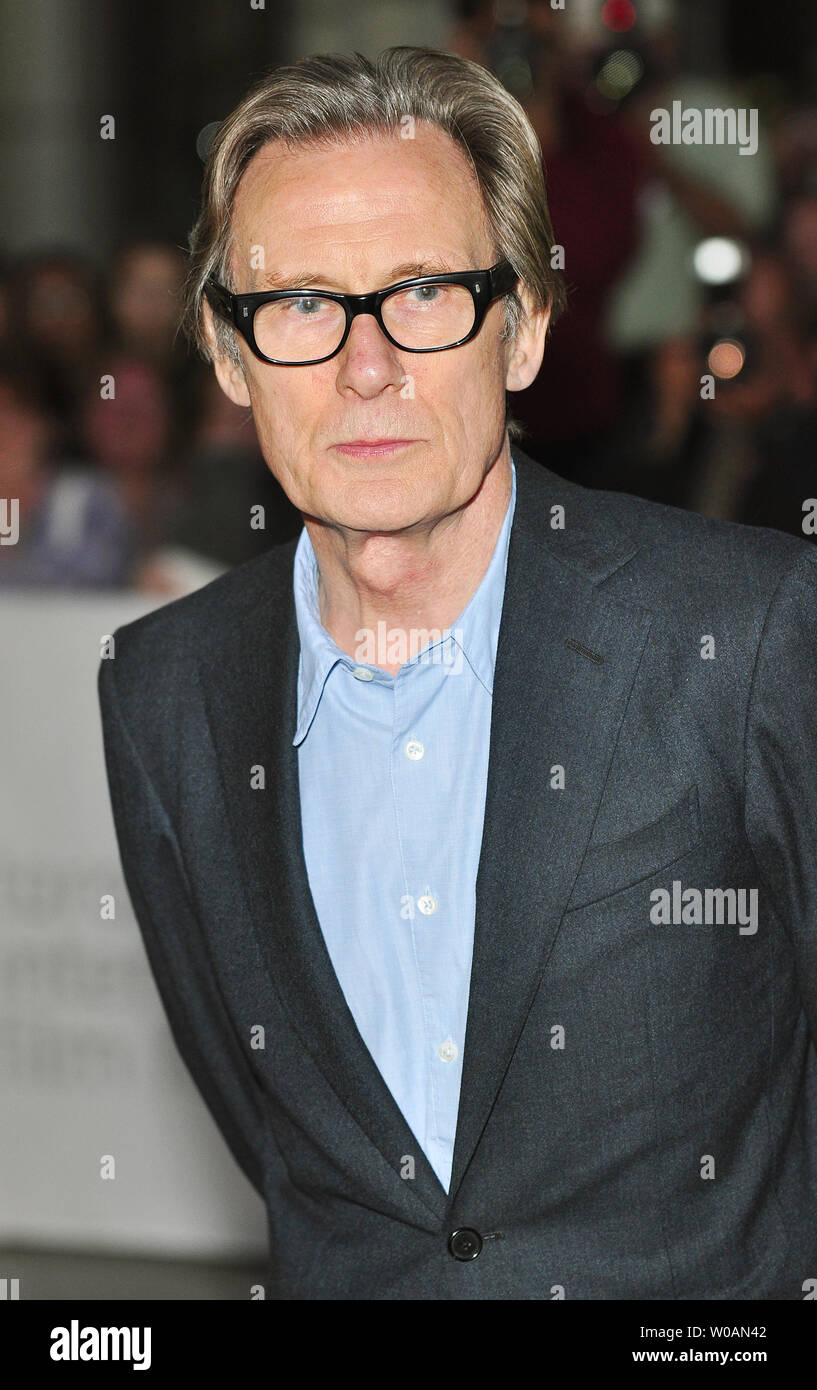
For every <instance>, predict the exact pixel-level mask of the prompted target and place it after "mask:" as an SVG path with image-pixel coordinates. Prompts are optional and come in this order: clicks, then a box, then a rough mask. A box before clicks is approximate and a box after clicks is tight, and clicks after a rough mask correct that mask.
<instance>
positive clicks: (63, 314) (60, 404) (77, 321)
mask: <svg viewBox="0 0 817 1390" xmlns="http://www.w3.org/2000/svg"><path fill="white" fill-rule="evenodd" d="M10 305H11V313H12V319H13V323H14V354H15V356H16V357H17V358H18V359H19V360H21V361H25V362H26V363H27V364H28V366H29V367H30V369H31V371H32V372H34V373H35V374H36V376H37V377H38V378H39V381H40V389H41V391H42V394H43V399H44V400H45V402H46V404H47V408H48V410H49V413H50V414H51V415H52V417H53V419H54V422H55V425H56V428H57V438H58V442H57V447H58V450H59V452H60V454H61V455H62V456H66V457H67V456H71V457H78V458H80V459H81V458H82V453H83V445H82V441H81V437H80V435H81V431H80V426H79V422H78V420H77V415H76V411H77V407H78V404H79V401H80V399H81V397H82V396H83V395H84V394H85V392H86V391H87V390H88V389H89V388H91V387H92V385H93V383H94V382H95V381H97V379H98V376H99V373H100V370H101V369H102V357H103V355H104V343H105V340H106V331H107V330H106V322H105V303H104V292H103V284H102V279H101V276H100V275H99V273H98V271H97V270H96V268H95V267H93V266H92V265H91V264H90V262H89V261H88V260H87V258H86V257H84V256H82V255H80V254H78V253H75V252H72V251H67V250H55V251H48V252H36V253H32V254H31V255H29V256H26V257H23V258H22V259H21V260H20V261H19V262H18V263H17V264H16V265H15V267H14V269H13V274H12V278H11V286H10Z"/></svg>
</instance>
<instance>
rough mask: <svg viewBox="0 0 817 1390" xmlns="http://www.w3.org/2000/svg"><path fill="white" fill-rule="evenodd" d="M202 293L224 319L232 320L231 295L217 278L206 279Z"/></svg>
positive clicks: (230, 321) (229, 321)
mask: <svg viewBox="0 0 817 1390" xmlns="http://www.w3.org/2000/svg"><path fill="white" fill-rule="evenodd" d="M204 293H205V294H206V296H207V298H208V300H209V301H210V304H211V305H212V307H213V308H214V309H215V310H216V311H217V312H218V313H219V314H220V315H221V317H222V318H223V319H226V320H227V322H228V323H232V322H233V305H232V295H231V294H230V292H229V290H225V288H224V286H223V285H220V284H219V283H218V281H217V280H208V281H207V283H206V284H205V286H204Z"/></svg>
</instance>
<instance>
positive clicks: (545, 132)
mask: <svg viewBox="0 0 817 1390" xmlns="http://www.w3.org/2000/svg"><path fill="white" fill-rule="evenodd" d="M458 8H459V14H460V19H459V23H458V25H457V27H456V28H455V30H454V31H453V33H452V34H451V36H450V39H449V44H448V46H449V48H451V50H452V51H454V52H458V53H462V54H463V55H464V56H466V57H470V58H472V59H474V60H476V61H478V62H481V63H483V64H484V65H485V66H487V67H490V68H491V69H492V70H493V71H495V72H497V74H498V76H499V77H500V78H501V79H502V80H503V81H504V83H505V85H506V86H507V87H508V88H509V90H511V91H512V92H513V94H514V95H515V96H517V98H518V99H519V100H520V101H521V102H522V104H523V105H524V107H525V111H526V113H527V115H528V118H529V119H530V121H531V124H532V125H533V128H534V130H535V131H536V134H537V136H538V138H539V142H540V144H541V147H542V152H543V156H544V166H545V171H546V178H547V189H548V200H549V203H550V208H551V215H552V218H553V228H554V235H555V238H556V243H557V244H558V245H560V246H563V247H564V257H565V259H564V270H565V277H566V280H567V283H568V286H569V290H570V297H569V302H568V310H567V312H566V313H565V314H564V315H563V317H562V319H561V320H560V322H559V327H558V331H557V332H554V334H553V337H552V339H551V341H550V343H549V345H548V353H547V359H546V362H545V365H544V368H543V370H542V371H541V372H540V374H539V376H538V377H537V378H536V380H535V381H534V383H533V384H532V385H531V386H530V387H529V388H528V389H527V391H524V392H522V393H521V394H520V395H518V396H516V397H515V398H514V404H513V414H514V418H515V419H516V420H518V421H519V422H520V423H521V424H522V425H523V426H524V428H525V436H524V437H525V447H526V448H527V449H528V450H529V452H530V453H531V455H532V456H533V457H534V458H537V459H539V460H540V461H541V462H542V463H546V464H547V466H548V467H549V468H552V469H553V470H554V471H555V472H556V473H559V474H560V475H561V476H562V477H566V478H572V479H573V480H574V481H576V482H583V483H586V484H591V485H592V484H598V485H601V484H602V481H603V483H604V486H609V485H610V475H611V473H612V472H613V471H614V466H615V465H614V453H613V452H612V451H611V446H612V434H613V431H614V430H615V428H616V425H617V422H618V419H619V410H620V405H621V381H620V377H619V371H618V366H617V363H616V361H615V358H614V356H613V354H612V352H611V351H610V348H609V346H608V343H607V341H606V333H605V318H606V314H607V310H608V303H609V299H610V295H611V293H612V290H613V288H614V286H615V285H616V283H617V281H618V280H619V277H620V276H621V274H622V272H623V271H624V269H625V267H626V266H627V264H628V263H629V261H630V259H631V257H632V256H633V255H634V253H635V251H636V249H637V247H638V243H639V236H640V226H639V217H638V206H637V199H638V194H639V190H640V188H641V184H642V180H643V170H642V161H641V159H640V157H639V153H638V148H637V145H636V142H635V141H634V140H633V139H632V138H631V137H630V135H629V134H628V131H627V129H626V127H625V126H624V124H623V122H622V121H621V120H620V119H619V117H618V116H617V115H616V114H615V113H613V114H609V113H607V112H601V111H600V110H598V109H593V107H592V106H591V104H590V103H589V102H588V100H587V96H586V89H587V82H586V76H587V74H586V65H585V54H584V52H583V50H582V49H581V48H580V47H579V45H578V44H577V42H576V39H575V35H574V30H573V28H572V26H571V24H570V19H569V16H568V15H567V13H566V12H562V11H558V10H553V9H552V8H551V6H550V3H549V0H530V3H527V4H512V5H511V4H495V3H490V0H476V3H473V2H472V3H468V0H464V3H461V4H460V5H459V7H458Z"/></svg>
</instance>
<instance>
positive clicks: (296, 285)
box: [257, 260, 454, 291]
mask: <svg viewBox="0 0 817 1390" xmlns="http://www.w3.org/2000/svg"><path fill="white" fill-rule="evenodd" d="M453 273H454V267H453V266H451V265H449V263H448V262H447V261H444V260H427V261H402V262H401V263H400V265H395V266H392V268H391V271H390V272H389V277H388V279H387V280H386V282H385V284H383V285H379V286H378V289H387V288H388V286H389V285H396V284H398V283H399V281H401V280H414V279H417V278H418V277H419V276H421V275H451V274H453ZM316 285H320V286H321V288H322V289H327V290H340V288H341V287H340V285H339V284H338V282H337V280H335V281H333V280H332V278H331V276H328V275H321V274H319V273H318V272H316V271H314V270H295V271H292V272H287V274H283V273H281V272H280V271H274V270H271V271H264V273H263V274H262V275H261V278H260V280H259V283H258V286H257V288H258V290H259V291H260V290H287V289H311V288H314V287H315V286H316Z"/></svg>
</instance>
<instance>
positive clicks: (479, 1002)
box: [99, 450, 817, 1299]
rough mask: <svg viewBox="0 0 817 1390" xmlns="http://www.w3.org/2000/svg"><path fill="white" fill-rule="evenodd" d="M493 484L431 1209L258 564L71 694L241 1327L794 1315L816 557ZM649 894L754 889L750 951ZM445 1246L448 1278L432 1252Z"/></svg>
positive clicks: (292, 649) (710, 526)
mask: <svg viewBox="0 0 817 1390" xmlns="http://www.w3.org/2000/svg"><path fill="white" fill-rule="evenodd" d="M514 458H515V461H516V466H517V488H518V495H517V504H516V514H515V518H514V523H513V529H512V533H511V540H510V552H509V561H508V572H507V581H506V590H505V601H504V608H503V615H502V625H501V630H500V636H499V646H498V653H497V666H496V675H495V685H494V695H493V716H492V729H491V744H490V765H489V773H488V788H487V803H486V811H485V827H484V836H483V842H482V852H481V858H480V866H479V874H478V879H477V914H476V929H475V940H474V956H473V968H472V978H471V992H470V999H469V1009H468V1025H467V1035H466V1040H465V1051H464V1070H463V1078H462V1093H461V1100H460V1111H459V1122H458V1127H457V1136H456V1147H455V1152H454V1167H453V1174H452V1180H451V1189H450V1194H449V1195H448V1196H446V1193H445V1192H444V1190H443V1188H442V1187H441V1185H440V1183H439V1181H438V1179H437V1178H436V1176H435V1174H434V1172H433V1170H432V1168H431V1167H430V1165H429V1163H428V1162H427V1160H426V1159H425V1157H424V1155H423V1153H422V1151H421V1149H420V1147H419V1145H418V1143H417V1141H416V1139H415V1138H414V1135H413V1134H412V1133H411V1131H410V1130H409V1128H408V1127H407V1125H406V1123H405V1121H404V1120H403V1118H402V1115H401V1114H400V1112H399V1110H398V1109H397V1106H396V1105H395V1103H394V1101H393V1099H392V1097H391V1094H390V1092H389V1091H388V1088H387V1087H386V1085H385V1082H384V1081H383V1080H382V1078H381V1076H380V1073H379V1071H378V1069H377V1067H376V1065H375V1063H374V1061H373V1060H372V1058H371V1056H370V1054H369V1052H368V1051H367V1049H366V1046H365V1044H364V1043H363V1041H362V1039H361V1037H360V1035H359V1033H358V1031H357V1028H356V1026H355V1023H354V1020H353V1018H352V1015H351V1013H350V1011H349V1009H348V1006H347V1004H346V1002H345V999H344V997H343V994H342V992H341V989H340V986H339V984H338V982H337V979H336V976H335V974H334V971H333V968H332V965H331V962H330V959H329V956H328V953H327V951H326V948H325V946H324V942H323V937H322V935H321V930H320V927H319V924H318V921H317V918H316V915H315V910H314V905H313V903H312V899H311V895H310V890H309V884H308V880H307V876H306V870H305V866H304V859H303V852H302V844H301V833H300V808H299V799H298V776H297V751H296V750H295V749H294V748H293V746H292V738H293V732H294V727H295V708H296V675H297V664H298V635H297V628H296V624H295V615H294V604H293V597H292V580H291V573H292V562H293V553H294V546H295V542H289V543H287V544H285V545H282V546H280V547H276V548H275V549H273V550H271V551H270V552H269V553H268V554H264V555H262V556H261V557H259V558H257V559H253V560H251V561H249V562H248V563H246V564H242V565H240V566H239V567H238V568H236V569H234V570H232V571H231V572H229V573H228V574H226V575H224V576H222V577H221V578H219V579H217V580H215V581H214V582H213V583H210V584H207V585H206V586H205V587H204V588H202V589H200V590H199V591H198V592H196V593H194V594H191V595H190V596H188V597H185V598H183V599H180V600H177V601H175V602H173V603H169V604H167V605H166V606H165V607H163V608H160V609H158V610H157V611H155V612H152V613H150V614H148V615H147V616H146V617H143V618H141V619H139V620H138V621H136V622H132V623H128V624H127V625H125V626H123V627H122V628H120V629H119V630H118V631H117V632H116V634H115V638H116V650H115V659H114V660H104V661H103V662H102V663H101V667H100V672H99V692H100V700H101V707H102V719H103V727H104V738H105V754H106V760H107V768H108V777H109V783H110V792H111V799H112V803H113V810H114V815H115V821H116V830H117V835H118V841H119V847H120V851H121V857H122V864H123V868H124V873H125V877H126V881H127V885H128V890H129V892H130V895H131V899H132V902H133V906H134V910H135V912H136V916H137V919H138V921H139V925H140V928H141V931H142V933H143V935H144V941H145V946H146V948H147V953H148V957H149V959H150V964H151V967H152V970H153V973H154V975H155V978H156V983H157V985H158V988H159V991H160V994H161V997H162V1000H163V1002H164V1006H165V1008H166V1011H167V1015H168V1019H169V1022H170V1027H171V1029H172V1032H173V1035H174V1038H175V1040H176V1044H177V1045H178V1048H179V1051H180V1053H181V1055H182V1057H183V1058H184V1061H185V1062H186V1064H187V1066H188V1068H189V1070H190V1072H191V1073H192V1075H193V1077H194V1079H195V1081H196V1083H197V1085H198V1087H199V1089H200V1090H201V1093H202V1095H203V1097H204V1099H205V1101H206V1103H207V1105H208V1106H209V1108H210V1110H211V1112H212V1114H213V1116H214V1117H215V1120H216V1122H217V1123H218V1125H219V1126H220V1128H221V1130H222V1132H223V1134H224V1137H225V1139H226V1141H227V1143H228V1144H229V1146H230V1148H231V1150H232V1152H233V1154H234V1156H235V1158H236V1161H237V1162H238V1163H239V1164H240V1165H241V1167H242V1169H243V1170H244V1172H245V1173H246V1175H247V1177H248V1178H249V1180H250V1182H251V1183H252V1184H253V1185H254V1186H255V1187H256V1188H257V1189H258V1191H259V1193H261V1194H262V1196H263V1198H264V1200H265V1202H266V1206H267V1211H268V1226H269V1243H270V1269H269V1277H268V1285H267V1288H266V1296H267V1297H268V1298H273V1299H313V1298H331V1299H336V1298H337V1299H344V1298H345V1299H402V1298H405V1299H497V1298H513V1299H517V1298H519V1299H542V1298H543V1299H552V1298H557V1297H560V1296H562V1294H563V1295H564V1297H566V1298H570V1299H626V1298H646V1299H690V1298H705V1299H725V1298H740V1299H750V1298H762V1299H802V1298H803V1297H804V1292H805V1291H804V1283H805V1281H807V1280H808V1279H814V1278H817V1051H815V1041H814V1040H815V1039H817V680H816V679H815V678H816V677H817V659H816V657H815V652H816V651H817V551H815V550H814V549H812V548H811V546H810V545H809V544H808V543H806V542H805V541H800V540H797V539H794V538H792V537H789V536H785V535H783V534H782V533H778V532H775V531H770V530H762V529H750V528H748V527H743V526H738V525H734V524H728V523H724V522H717V521H711V520H706V519H704V518H702V517H700V516H698V515H695V514H692V513H688V512H685V511H680V510H676V509H674V508H669V507H664V506H661V505H658V504H656V503H651V502H646V501H642V500H640V499H638V498H635V497H630V496H627V495H624V494H619V493H615V492H595V491H589V490H587V489H585V488H582V487H579V486H576V485H575V484H571V483H568V482H566V481H564V480H563V479H561V478H559V477H557V476H556V475H554V474H553V473H551V472H549V471H548V470H547V469H545V468H542V467H540V466H539V465H538V464H535V463H533V462H532V461H531V460H530V459H528V458H526V456H525V455H524V454H522V453H521V452H520V451H518V450H514ZM560 507H563V508H564V527H563V528H559V526H558V524H557V525H555V526H554V525H553V524H552V523H553V522H554V521H555V522H557V523H558V521H559V518H560V515H561V514H560V512H559V510H558V509H559V508H560ZM554 509H556V510H554ZM707 638H711V639H712V641H713V642H714V656H712V658H711V659H709V658H708V656H707V653H711V652H712V650H713V649H712V645H711V643H707V641H706V639H707ZM257 765H262V766H263V767H264V768H265V771H266V788H265V790H259V789H253V788H252V787H251V774H252V769H253V768H255V767H256V766H257ZM559 768H563V769H564V786H563V787H562V786H560V780H561V778H560V774H559V772H558V769H559ZM554 769H555V771H554ZM456 835H457V827H456V826H455V825H452V826H451V837H452V842H453V843H456ZM673 882H677V883H679V884H680V887H679V888H678V889H676V890H675V891H676V893H680V892H682V891H683V890H686V889H688V888H693V889H698V890H700V891H701V893H702V894H703V892H704V890H706V889H717V888H735V889H739V888H742V889H745V890H751V889H756V890H757V910H758V929H757V931H756V932H755V933H754V934H752V933H751V932H747V931H745V930H744V931H741V930H740V926H739V925H738V924H737V922H733V924H731V925H730V923H729V921H728V920H726V921H721V922H717V921H715V920H711V919H710V921H709V922H708V923H707V922H704V923H702V924H698V925H695V924H691V923H690V924H685V923H682V922H675V923H670V924H664V925H656V924H654V923H653V922H652V921H651V918H650V912H651V907H652V904H653V900H652V899H651V898H650V894H651V892H652V891H653V890H654V889H656V888H660V887H665V888H667V889H668V890H670V891H672V885H673ZM724 901H726V900H725V899H724ZM750 901H751V899H750V896H749V893H748V892H747V894H746V903H749V902H750ZM257 1025H261V1026H262V1027H263V1030H264V1035H263V1041H264V1044H265V1045H264V1047H263V1049H260V1048H257V1047H254V1046H253V1045H252V1036H253V1034H252V1030H253V1029H254V1028H256V1027H257ZM561 1030H563V1032H562V1031H561ZM406 1156H411V1157H413V1159H414V1176H413V1177H407V1176H404V1174H406V1173H408V1172H410V1171H411V1165H410V1164H408V1163H406V1161H405V1160H406ZM458 1228H469V1229H470V1230H472V1231H475V1232H476V1233H477V1236H478V1238H479V1239H477V1238H476V1237H472V1238H471V1241H470V1244H469V1242H468V1241H467V1240H466V1241H465V1243H464V1244H463V1241H462V1238H460V1240H459V1244H458V1242H456V1241H455V1242H454V1245H455V1248H457V1249H458V1250H459V1254H460V1255H462V1254H464V1253H465V1254H468V1253H470V1252H471V1251H472V1250H473V1249H474V1248H477V1247H478V1246H479V1241H480V1240H481V1248H479V1249H478V1253H477V1254H476V1256H475V1257H474V1258H470V1259H462V1258H457V1256H456V1255H455V1254H452V1253H451V1250H450V1247H449V1237H450V1235H451V1233H452V1232H454V1231H455V1230H457V1229H458Z"/></svg>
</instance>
